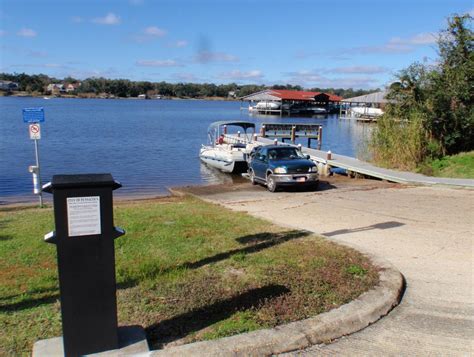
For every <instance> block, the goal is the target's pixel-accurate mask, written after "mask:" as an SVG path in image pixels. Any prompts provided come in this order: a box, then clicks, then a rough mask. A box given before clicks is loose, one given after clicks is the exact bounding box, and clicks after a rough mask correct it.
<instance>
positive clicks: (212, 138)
mask: <svg viewBox="0 0 474 357" xmlns="http://www.w3.org/2000/svg"><path fill="white" fill-rule="evenodd" d="M224 126H236V127H239V128H242V129H243V130H244V133H243V134H244V135H245V137H246V139H247V140H248V141H251V137H248V136H249V135H252V134H254V133H255V123H251V122H248V121H216V122H214V123H212V124H211V125H209V129H208V130H207V134H208V137H209V143H210V144H211V145H214V144H215V142H216V140H217V138H218V137H219V136H220V135H221V134H222V132H223V130H221V128H222V127H224ZM249 128H251V129H252V133H251V134H248V133H247V130H248V129H249Z"/></svg>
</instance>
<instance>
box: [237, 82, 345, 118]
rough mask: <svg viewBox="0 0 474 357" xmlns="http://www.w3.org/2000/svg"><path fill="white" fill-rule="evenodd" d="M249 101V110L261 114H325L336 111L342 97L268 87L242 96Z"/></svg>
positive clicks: (244, 100)
mask: <svg viewBox="0 0 474 357" xmlns="http://www.w3.org/2000/svg"><path fill="white" fill-rule="evenodd" d="M240 100H241V110H242V109H243V105H242V104H243V102H248V103H249V107H248V108H249V111H250V112H254V113H259V114H273V115H280V116H282V115H293V114H309V115H311V114H325V113H329V112H332V111H334V110H335V109H336V108H337V106H338V104H339V103H340V101H341V100H342V98H341V97H339V96H337V95H335V94H330V93H323V92H306V91H295V90H287V89H267V90H263V91H260V92H256V93H253V94H249V95H247V96H245V97H242V98H240Z"/></svg>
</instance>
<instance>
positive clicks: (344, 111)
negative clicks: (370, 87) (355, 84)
mask: <svg viewBox="0 0 474 357" xmlns="http://www.w3.org/2000/svg"><path fill="white" fill-rule="evenodd" d="M387 93H388V92H387V91H379V92H374V93H370V94H366V95H360V96H358V97H353V98H346V99H342V100H341V106H340V113H339V118H340V119H356V120H358V121H376V120H377V118H378V117H379V116H381V115H382V114H383V113H384V108H385V105H387V103H390V102H391V100H390V99H387V98H386V97H387Z"/></svg>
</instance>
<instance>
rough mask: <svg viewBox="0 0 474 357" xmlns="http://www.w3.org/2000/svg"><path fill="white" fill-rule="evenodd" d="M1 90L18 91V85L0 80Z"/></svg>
mask: <svg viewBox="0 0 474 357" xmlns="http://www.w3.org/2000/svg"><path fill="white" fill-rule="evenodd" d="M0 90H5V91H14V90H18V83H16V82H12V81H4V80H0Z"/></svg>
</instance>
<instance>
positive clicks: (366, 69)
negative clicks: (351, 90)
mask: <svg viewBox="0 0 474 357" xmlns="http://www.w3.org/2000/svg"><path fill="white" fill-rule="evenodd" d="M326 72H328V73H339V74H377V73H385V72H388V69H387V68H385V67H381V66H349V67H336V68H331V69H329V70H327V71H326Z"/></svg>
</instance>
